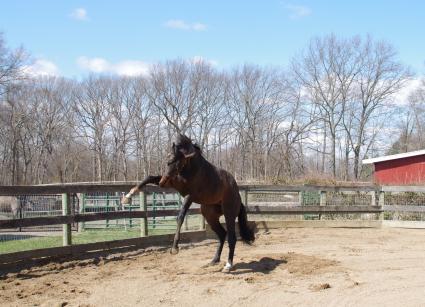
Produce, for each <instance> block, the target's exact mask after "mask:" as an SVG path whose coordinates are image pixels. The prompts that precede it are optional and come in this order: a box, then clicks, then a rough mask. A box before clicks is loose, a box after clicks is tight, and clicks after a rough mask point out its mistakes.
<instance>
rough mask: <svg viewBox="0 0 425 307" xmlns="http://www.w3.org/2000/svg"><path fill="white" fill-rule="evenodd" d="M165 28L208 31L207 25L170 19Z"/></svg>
mask: <svg viewBox="0 0 425 307" xmlns="http://www.w3.org/2000/svg"><path fill="white" fill-rule="evenodd" d="M164 26H165V27H167V28H170V29H177V30H184V31H205V30H206V29H207V25H206V24H203V23H200V22H195V23H188V22H186V21H184V20H181V19H170V20H167V21H166V22H165V23H164Z"/></svg>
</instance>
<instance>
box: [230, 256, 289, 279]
mask: <svg viewBox="0 0 425 307" xmlns="http://www.w3.org/2000/svg"><path fill="white" fill-rule="evenodd" d="M287 262H288V261H286V260H285V259H273V258H270V257H263V258H261V259H260V260H254V261H250V262H238V263H236V264H235V266H234V271H233V272H232V273H233V274H235V275H239V274H246V273H263V274H269V273H270V272H272V271H273V270H274V269H276V268H277V267H278V266H279V265H281V264H282V263H287Z"/></svg>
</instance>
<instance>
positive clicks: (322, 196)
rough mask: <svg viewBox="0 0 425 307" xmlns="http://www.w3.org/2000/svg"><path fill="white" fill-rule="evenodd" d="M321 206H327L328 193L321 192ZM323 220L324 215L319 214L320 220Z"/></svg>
mask: <svg viewBox="0 0 425 307" xmlns="http://www.w3.org/2000/svg"><path fill="white" fill-rule="evenodd" d="M320 206H321V207H324V206H326V191H320ZM321 219H322V214H321V213H319V220H321Z"/></svg>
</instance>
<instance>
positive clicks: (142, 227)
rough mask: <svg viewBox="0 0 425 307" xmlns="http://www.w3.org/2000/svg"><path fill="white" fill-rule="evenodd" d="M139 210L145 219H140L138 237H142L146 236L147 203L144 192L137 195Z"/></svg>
mask: <svg viewBox="0 0 425 307" xmlns="http://www.w3.org/2000/svg"><path fill="white" fill-rule="evenodd" d="M139 199H140V210H141V211H144V212H145V217H144V218H141V219H140V235H141V236H142V237H147V236H148V204H147V203H148V202H147V195H146V193H145V192H144V191H140V193H139Z"/></svg>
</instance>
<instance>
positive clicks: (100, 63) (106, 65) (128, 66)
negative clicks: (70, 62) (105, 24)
mask: <svg viewBox="0 0 425 307" xmlns="http://www.w3.org/2000/svg"><path fill="white" fill-rule="evenodd" d="M77 64H78V66H79V67H80V68H82V69H84V70H88V71H90V72H95V73H112V74H117V75H120V76H129V77H133V76H139V75H146V74H147V73H148V72H149V68H150V65H149V64H148V63H146V62H143V61H134V60H124V61H121V62H117V63H111V62H109V61H107V60H105V59H103V58H88V57H85V56H82V57H79V58H78V59H77Z"/></svg>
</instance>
